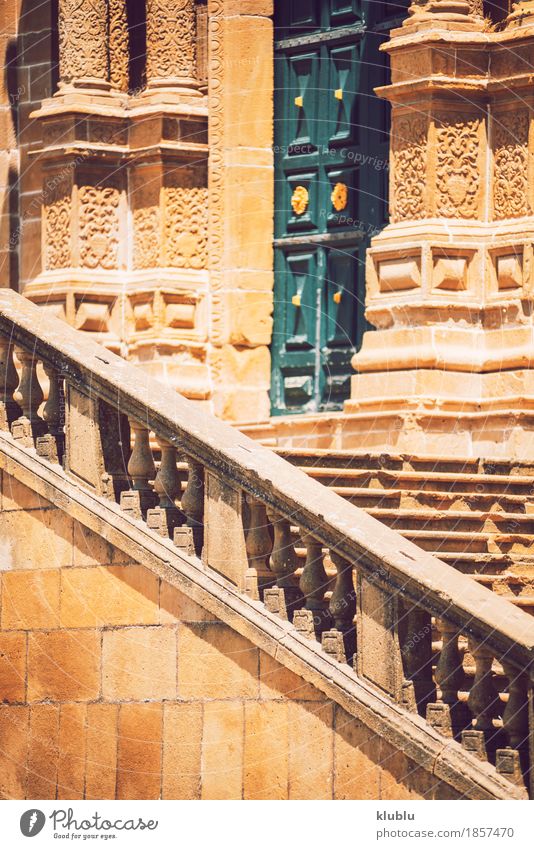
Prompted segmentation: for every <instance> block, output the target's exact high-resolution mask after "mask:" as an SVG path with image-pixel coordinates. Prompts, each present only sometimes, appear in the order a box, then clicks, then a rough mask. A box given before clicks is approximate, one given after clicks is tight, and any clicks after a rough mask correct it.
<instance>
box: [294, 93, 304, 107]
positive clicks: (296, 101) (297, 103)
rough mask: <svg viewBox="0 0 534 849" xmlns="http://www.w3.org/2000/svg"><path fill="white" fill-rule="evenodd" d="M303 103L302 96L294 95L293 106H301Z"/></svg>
mask: <svg viewBox="0 0 534 849" xmlns="http://www.w3.org/2000/svg"><path fill="white" fill-rule="evenodd" d="M303 103H304V98H303V97H301V96H300V95H299V97H295V106H302V105H303Z"/></svg>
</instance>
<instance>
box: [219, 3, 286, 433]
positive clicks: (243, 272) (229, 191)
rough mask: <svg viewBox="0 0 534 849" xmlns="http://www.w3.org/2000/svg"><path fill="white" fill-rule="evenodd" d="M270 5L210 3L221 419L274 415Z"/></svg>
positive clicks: (255, 418)
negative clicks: (271, 404)
mask: <svg viewBox="0 0 534 849" xmlns="http://www.w3.org/2000/svg"><path fill="white" fill-rule="evenodd" d="M272 13H273V4H272V2H271V1H270V0H209V4H208V15H209V30H208V43H209V68H210V73H209V120H210V165H209V199H210V205H209V210H210V211H209V215H210V218H209V263H210V294H211V317H210V327H209V336H210V341H211V346H210V363H211V370H212V380H213V405H214V410H215V412H216V413H217V414H218V415H220V416H222V417H224V418H229V419H233V420H237V421H247V420H251V419H254V420H259V421H260V420H262V419H265V418H267V417H268V415H269V394H268V393H269V385H270V353H269V347H268V346H269V344H270V341H271V331H272V317H271V316H272V288H273V249H272V238H273V218H274V191H273V179H274V178H273V85H274V84H273V53H274V48H273V23H272V20H271V17H270V16H271V15H272Z"/></svg>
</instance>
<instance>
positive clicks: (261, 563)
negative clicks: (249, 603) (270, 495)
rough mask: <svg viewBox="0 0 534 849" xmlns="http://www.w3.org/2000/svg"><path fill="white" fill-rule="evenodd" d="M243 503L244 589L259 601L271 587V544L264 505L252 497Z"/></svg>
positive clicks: (272, 576)
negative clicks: (244, 523)
mask: <svg viewBox="0 0 534 849" xmlns="http://www.w3.org/2000/svg"><path fill="white" fill-rule="evenodd" d="M245 503H246V505H247V506H248V521H247V529H246V533H245V547H246V551H247V558H248V570H247V574H246V576H245V589H246V592H247V593H248V595H249V596H250V597H251V598H254V599H256V600H259V599H260V598H262V597H263V591H264V590H265V589H266V588H267V587H268V586H269V585H272V582H273V579H274V575H273V573H272V572H271V571H270V569H269V556H270V554H271V551H272V548H273V543H272V541H271V535H270V533H269V529H268V527H267V513H266V510H265V505H264V504H263V503H262V502H261V501H258V499H257V498H253V497H252V496H249V497H247V498H246V499H245Z"/></svg>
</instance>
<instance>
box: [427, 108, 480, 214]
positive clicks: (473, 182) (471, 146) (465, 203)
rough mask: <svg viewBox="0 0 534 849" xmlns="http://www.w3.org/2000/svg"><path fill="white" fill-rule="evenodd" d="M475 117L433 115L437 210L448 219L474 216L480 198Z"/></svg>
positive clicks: (478, 124)
mask: <svg viewBox="0 0 534 849" xmlns="http://www.w3.org/2000/svg"><path fill="white" fill-rule="evenodd" d="M479 127H480V120H479V119H478V118H466V117H465V116H464V115H457V114H450V113H444V114H443V115H436V148H437V167H436V188H437V198H436V212H437V213H438V215H444V216H446V217H447V218H476V217H477V215H478V209H479V200H480V174H479V167H478V154H479Z"/></svg>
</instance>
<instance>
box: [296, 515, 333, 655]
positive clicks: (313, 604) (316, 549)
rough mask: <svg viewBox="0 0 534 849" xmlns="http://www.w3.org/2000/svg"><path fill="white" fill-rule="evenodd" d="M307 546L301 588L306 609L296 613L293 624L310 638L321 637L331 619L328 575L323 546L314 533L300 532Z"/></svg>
mask: <svg viewBox="0 0 534 849" xmlns="http://www.w3.org/2000/svg"><path fill="white" fill-rule="evenodd" d="M300 536H301V539H302V542H303V543H304V545H305V546H306V562H305V564H304V569H303V571H302V575H301V578H300V589H301V592H302V595H303V596H304V599H305V601H304V609H303V610H299V611H298V613H295V616H294V618H293V624H294V625H295V627H296V628H297V629H298V630H299V631H301V632H302V633H303V634H305V636H307V637H309V639H313V638H314V637H317V639H320V638H321V635H322V633H323V631H327V630H328V628H329V627H330V624H331V620H330V614H329V611H328V603H327V601H326V599H325V592H326V589H327V586H328V577H327V574H326V572H325V568H324V563H323V547H322V545H321V543H320V542H319V541H318V540H316V539H315V537H314V536H312V534H310V533H308V532H307V531H302V530H301V533H300Z"/></svg>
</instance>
